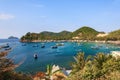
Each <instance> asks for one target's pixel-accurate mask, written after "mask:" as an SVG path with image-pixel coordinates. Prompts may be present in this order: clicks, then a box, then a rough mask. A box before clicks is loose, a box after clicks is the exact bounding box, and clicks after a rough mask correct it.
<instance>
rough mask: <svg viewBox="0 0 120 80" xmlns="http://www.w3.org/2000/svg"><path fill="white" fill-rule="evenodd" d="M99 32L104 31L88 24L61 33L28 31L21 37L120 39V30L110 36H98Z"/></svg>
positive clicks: (26, 38) (37, 38)
mask: <svg viewBox="0 0 120 80" xmlns="http://www.w3.org/2000/svg"><path fill="white" fill-rule="evenodd" d="M99 33H104V32H98V31H96V30H95V29H92V28H90V27H87V26H83V27H81V28H80V29H77V30H76V31H74V32H69V31H62V32H59V33H54V32H48V31H44V32H41V33H30V32H28V33H26V35H24V36H22V37H21V40H27V41H28V42H29V41H32V40H69V39H73V37H79V40H105V41H107V40H114V41H115V40H120V30H116V31H113V32H110V33H109V35H108V36H105V37H97V35H98V34H99Z"/></svg>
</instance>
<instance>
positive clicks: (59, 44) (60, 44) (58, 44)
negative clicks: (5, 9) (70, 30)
mask: <svg viewBox="0 0 120 80" xmlns="http://www.w3.org/2000/svg"><path fill="white" fill-rule="evenodd" d="M56 46H64V43H57V44H56Z"/></svg>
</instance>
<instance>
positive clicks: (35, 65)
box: [0, 39, 120, 74]
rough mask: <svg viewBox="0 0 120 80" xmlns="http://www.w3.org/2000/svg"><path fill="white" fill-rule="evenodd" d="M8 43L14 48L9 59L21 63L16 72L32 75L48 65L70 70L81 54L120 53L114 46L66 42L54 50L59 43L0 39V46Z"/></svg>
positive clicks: (119, 47)
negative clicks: (53, 47) (35, 56)
mask: <svg viewBox="0 0 120 80" xmlns="http://www.w3.org/2000/svg"><path fill="white" fill-rule="evenodd" d="M6 43H8V44H9V45H10V47H12V50H11V51H10V52H9V54H8V55H7V58H11V59H12V60H13V61H14V63H15V64H19V63H21V65H20V66H19V67H17V68H16V71H18V72H24V73H30V74H34V73H36V72H38V71H46V66H47V65H48V64H52V65H53V64H55V65H59V66H60V67H65V68H66V69H70V63H71V62H73V61H74V58H73V56H75V55H76V54H77V53H79V52H84V53H85V56H88V55H96V54H97V53H99V52H103V53H105V54H109V53H110V52H111V51H120V46H116V45H112V44H102V43H92V42H91V43H90V42H84V43H77V42H64V43H62V44H64V45H63V46H58V48H56V49H52V48H51V46H54V45H56V44H58V43H57V42H46V43H42V42H38V43H21V42H19V40H8V39H0V45H1V44H6ZM42 45H45V48H41V46H42ZM34 54H37V55H38V59H34Z"/></svg>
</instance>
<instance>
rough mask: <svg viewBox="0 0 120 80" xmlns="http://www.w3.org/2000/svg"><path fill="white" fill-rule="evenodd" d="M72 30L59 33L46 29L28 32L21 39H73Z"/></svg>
mask: <svg viewBox="0 0 120 80" xmlns="http://www.w3.org/2000/svg"><path fill="white" fill-rule="evenodd" d="M70 34H71V32H69V31H62V32H59V33H53V32H48V31H44V32H41V33H30V32H28V33H27V34H26V35H25V36H22V38H21V40H27V41H32V40H68V39H71V35H70Z"/></svg>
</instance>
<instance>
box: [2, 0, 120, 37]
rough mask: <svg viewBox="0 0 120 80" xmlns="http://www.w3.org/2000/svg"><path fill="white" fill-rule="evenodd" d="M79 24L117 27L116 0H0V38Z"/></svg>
mask: <svg viewBox="0 0 120 80" xmlns="http://www.w3.org/2000/svg"><path fill="white" fill-rule="evenodd" d="M82 26H89V27H91V28H94V29H96V30H97V31H104V32H107V33H108V32H111V31H114V30H117V29H120V0H0V39H1V38H8V37H9V36H16V37H19V38H20V37H21V36H23V35H25V34H26V33H27V32H36V33H39V32H42V31H52V32H60V31H63V30H67V31H75V30H76V29H79V28H81V27H82Z"/></svg>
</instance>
